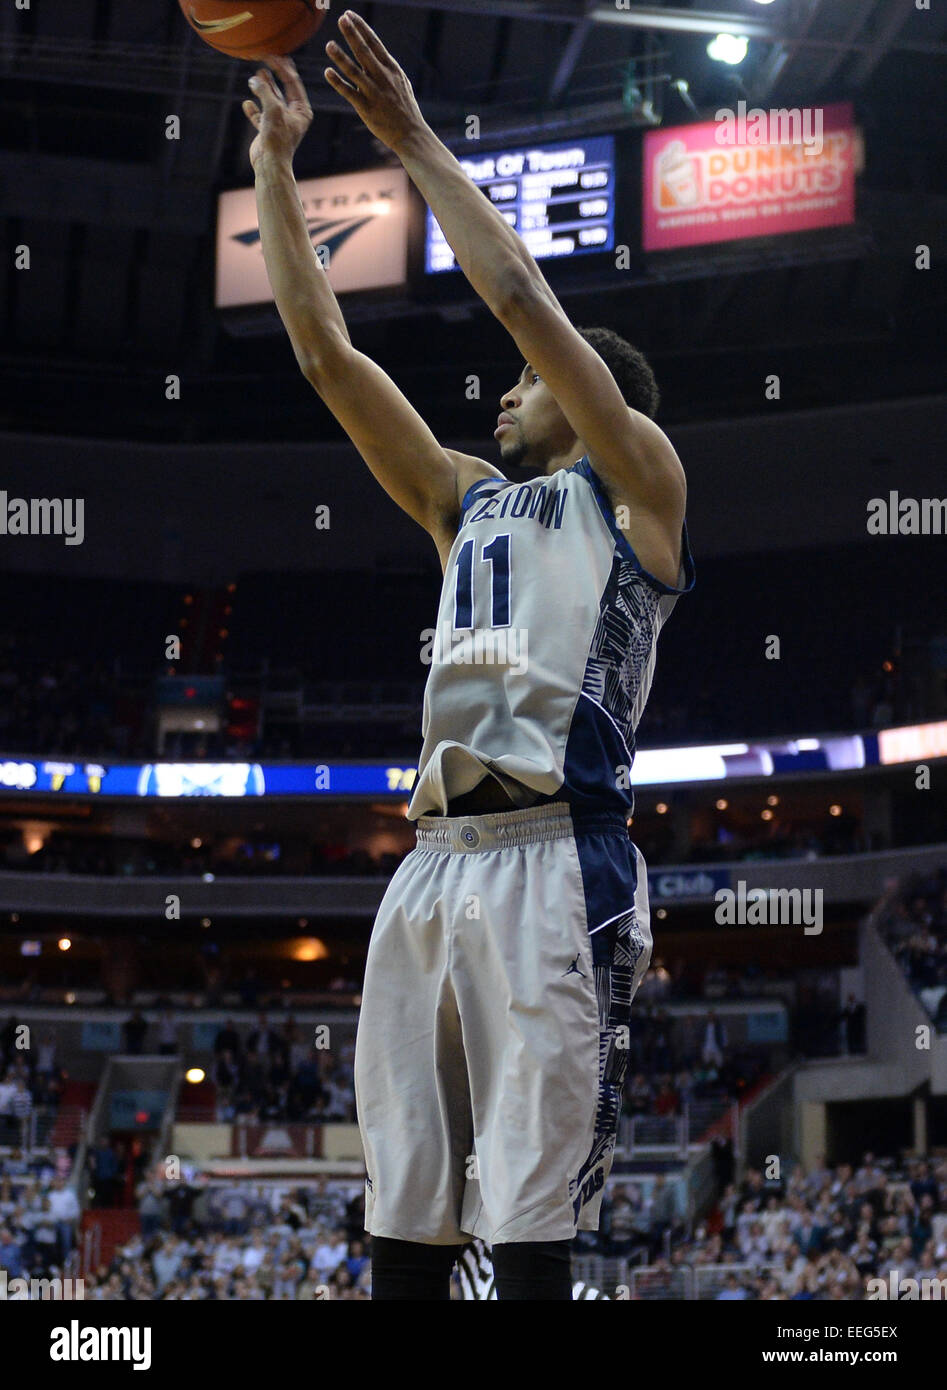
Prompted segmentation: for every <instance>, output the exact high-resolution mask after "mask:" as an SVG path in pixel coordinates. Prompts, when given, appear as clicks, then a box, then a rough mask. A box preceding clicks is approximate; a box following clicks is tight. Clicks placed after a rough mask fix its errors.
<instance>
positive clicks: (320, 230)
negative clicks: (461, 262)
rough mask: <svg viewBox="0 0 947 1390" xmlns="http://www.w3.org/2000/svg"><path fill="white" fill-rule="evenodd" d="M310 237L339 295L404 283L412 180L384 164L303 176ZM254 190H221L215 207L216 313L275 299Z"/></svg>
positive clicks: (301, 192) (302, 192) (302, 197)
mask: <svg viewBox="0 0 947 1390" xmlns="http://www.w3.org/2000/svg"><path fill="white" fill-rule="evenodd" d="M299 197H300V200H301V202H302V206H303V211H304V213H305V216H306V224H307V226H308V228H309V236H310V238H311V240H312V244H313V246H314V247H315V248H316V250H317V252H318V255H319V259H320V261H321V262H322V265H323V267H324V268H325V270H326V273H327V274H328V277H329V284H330V285H331V286H332V288H333V290H334V291H335V292H336V294H345V293H346V292H349V291H353V290H377V289H388V288H394V287H396V286H399V285H403V284H404V283H405V281H406V280H407V277H408V209H409V201H408V200H409V194H408V176H407V174H406V173H405V171H404V169H400V168H391V167H388V166H382V167H381V168H378V169H362V170H359V172H358V173H355V174H335V175H333V176H332V177H330V178H319V179H303V180H302V181H301V182H300V184H299ZM272 300H273V291H272V290H271V289H270V282H269V279H268V277H267V274H266V265H265V263H264V260H263V250H262V247H261V246H260V224H259V219H258V217H257V207H256V195H255V193H254V190H253V189H252V188H238V189H234V190H232V191H231V192H229V193H222V194H221V195H220V199H219V202H218V207H217V278H216V293H215V303H216V306H217V308H218V309H226V308H231V307H233V306H237V305H246V304H265V303H268V302H272Z"/></svg>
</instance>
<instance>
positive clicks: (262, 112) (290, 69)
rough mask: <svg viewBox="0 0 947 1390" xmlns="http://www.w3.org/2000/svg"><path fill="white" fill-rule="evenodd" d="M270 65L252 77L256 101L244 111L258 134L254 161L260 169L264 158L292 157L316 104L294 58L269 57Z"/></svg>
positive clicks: (252, 160) (255, 140)
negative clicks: (311, 98) (310, 102)
mask: <svg viewBox="0 0 947 1390" xmlns="http://www.w3.org/2000/svg"><path fill="white" fill-rule="evenodd" d="M266 61H267V64H268V67H265V68H259V69H258V70H257V71H256V72H255V73H254V74H253V76H252V77H251V78H250V90H251V92H252V93H253V95H254V96H255V97H256V101H245V102H244V103H243V113H244V115H245V116H246V118H247V120H248V121H249V122H250V124H251V125H252V126H253V127H254V128H255V130H256V132H257V134H256V138H255V139H254V141H253V144H252V145H251V146H250V163H251V164H252V165H253V167H254V169H256V167H257V165H258V164H259V162H260V160H261V159H263V158H268V157H271V156H272V157H274V158H276V159H284V160H290V161H291V160H292V157H293V155H294V154H295V152H296V149H297V147H298V145H299V142H300V141H301V140H302V138H303V136H304V135H305V133H306V131H307V130H308V129H309V126H310V124H311V123H312V107H311V106H310V105H309V98H308V97H307V96H306V89H305V87H304V86H303V84H302V81H301V80H300V76H299V73H298V72H297V71H296V64H295V63H294V62H293V61H292V59H291V58H277V57H273V58H267V60H266ZM269 68H272V69H273V72H275V73H276V74H277V75H278V76H279V78H280V80H281V81H282V83H283V88H284V90H285V95H284V94H283V92H281V91H280V89H279V87H278V86H277V84H276V81H275V79H274V77H273V72H270V71H269Z"/></svg>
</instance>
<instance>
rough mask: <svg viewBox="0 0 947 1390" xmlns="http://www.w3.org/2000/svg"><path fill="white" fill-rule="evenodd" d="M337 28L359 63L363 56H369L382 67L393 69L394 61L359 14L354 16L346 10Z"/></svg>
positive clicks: (350, 11) (353, 12) (353, 13)
mask: <svg viewBox="0 0 947 1390" xmlns="http://www.w3.org/2000/svg"><path fill="white" fill-rule="evenodd" d="M339 28H340V29H341V30H342V33H343V34H344V35H345V39H346V42H347V43H348V44H349V45H350V47H351V48H352V50H353V52H354V53H355V55H356V57H357V58H358V60H359V62H362V61H363V55H365V56H366V57H368V56H369V55H370V56H371V58H373V59H374V60H375V62H376V63H379V64H380V65H381V66H382V67H389V68H391V67H394V65H395V60H394V59H393V58H392V56H391V54H390V53H389V52H388V50H387V48H386V47H385V45H384V44H383V43H382V41H381V39H380V38H379V37H378V35H377V34H376V33H375V31H374V29H373V28H372V26H371V25H370V24H368V23H367V22H366V21H365V20H364V19H363V18H362V16H361V15H360V14H356V13H355V11H354V10H346V11H345V14H344V15H342V16H341V18H340V20H339Z"/></svg>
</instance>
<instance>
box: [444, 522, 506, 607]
mask: <svg viewBox="0 0 947 1390" xmlns="http://www.w3.org/2000/svg"><path fill="white" fill-rule="evenodd" d="M476 545H477V542H476V541H475V540H469V541H464V543H463V545H462V546H461V548H460V553H459V554H458V556H457V582H456V585H455V588H454V627H455V629H458V628H472V627H473V626H474V589H475V587H476V588H481V587H482V585H483V584H484V582H485V579H481V580H480V581H479V583H478V584H476V585H475V582H474V581H475V573H474V572H475V569H476V572H477V574H481V573H482V571H481V570H480V568H479V566H480V565H482V564H488V565H489V566H490V613H491V621H490V623H489V626H490V627H509V626H510V537H509V534H508V533H507V534H504V535H502V536H494V538H493V540H492V541H489V542H488V543H487V544H485V545H482V547H481V550H480V560H479V562H477V561H475V559H474V554H475V550H476ZM477 608H478V610H479V608H480V603H478V604H477Z"/></svg>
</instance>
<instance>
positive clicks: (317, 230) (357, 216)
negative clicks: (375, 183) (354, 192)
mask: <svg viewBox="0 0 947 1390" xmlns="http://www.w3.org/2000/svg"><path fill="white" fill-rule="evenodd" d="M391 197H392V194H391V193H381V194H371V193H361V194H359V195H358V197H356V198H354V199H351V201H352V202H355V203H371V204H373V205H374V206H375V207H377V205H378V204H379V202H380V201H381V200H382V199H387V198H391ZM319 201H320V202H321V201H323V200H322V199H319ZM332 201H333V202H346V203H347V202H349V201H350V199H349V198H347V197H343V198H335V199H333V200H332ZM383 211H385V212H387V211H388V209H387V207H386V208H384V209H383ZM377 216H378V213H377V212H368V211H367V210H366V211H365V212H354V213H350V214H348V215H347V216H343V217H325V216H321V217H320V216H316V217H307V218H306V227H307V228H308V231H309V239H310V241H311V242H312V244H313V246H316V247H321V246H324V247H325V248H326V252H327V253H328V257H329V260H330V261H331V260H332V257H333V256H334V255H335V253H336V252H337V251H338V250H339V249H340V248H341V247H342V246H344V245H345V243H346V242H347V241H348V239H349V237H352V236H354V235H355V233H356V232H359V231H361V229H362V228H363V227H367V226H368V224H369V223H370V222H374V221H375V218H376V217H377ZM231 240H232V241H235V242H237V243H238V244H239V245H240V246H247V247H251V246H259V244H260V229H259V227H249V228H248V229H247V230H246V231H245V232H234V233H233V235H232V236H231Z"/></svg>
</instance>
